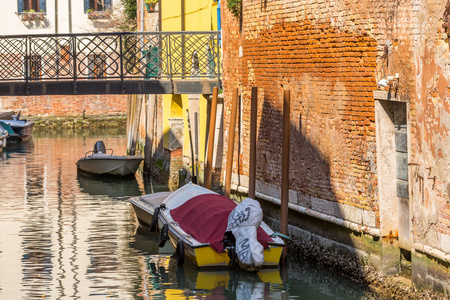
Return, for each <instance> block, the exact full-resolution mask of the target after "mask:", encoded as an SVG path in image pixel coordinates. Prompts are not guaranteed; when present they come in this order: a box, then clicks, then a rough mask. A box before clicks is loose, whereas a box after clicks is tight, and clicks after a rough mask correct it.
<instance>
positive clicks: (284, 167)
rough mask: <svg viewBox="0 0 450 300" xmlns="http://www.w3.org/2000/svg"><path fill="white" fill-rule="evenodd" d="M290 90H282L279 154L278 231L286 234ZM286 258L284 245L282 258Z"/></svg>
mask: <svg viewBox="0 0 450 300" xmlns="http://www.w3.org/2000/svg"><path fill="white" fill-rule="evenodd" d="M290 118H291V92H290V91H289V90H285V91H284V95H283V149H282V154H281V207H280V232H281V233H282V234H284V235H287V234H288V203H289V144H290V143H289V142H290V129H291V120H290ZM285 258H286V247H285V248H284V250H283V255H282V259H283V260H285Z"/></svg>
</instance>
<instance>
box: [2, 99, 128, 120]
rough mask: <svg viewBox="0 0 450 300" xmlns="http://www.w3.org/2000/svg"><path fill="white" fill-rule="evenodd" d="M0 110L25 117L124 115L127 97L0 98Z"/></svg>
mask: <svg viewBox="0 0 450 300" xmlns="http://www.w3.org/2000/svg"><path fill="white" fill-rule="evenodd" d="M0 109H4V110H14V111H19V110H20V111H22V115H26V116H73V115H82V114H83V111H85V114H86V115H125V114H126V110H127V95H73V96H72V95H69V96H27V97H10V96H8V97H0Z"/></svg>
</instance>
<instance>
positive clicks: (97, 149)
mask: <svg viewBox="0 0 450 300" xmlns="http://www.w3.org/2000/svg"><path fill="white" fill-rule="evenodd" d="M94 153H106V147H105V143H103V141H97V142H96V143H95V145H94Z"/></svg>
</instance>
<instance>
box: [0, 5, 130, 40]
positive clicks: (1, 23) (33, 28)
mask: <svg viewBox="0 0 450 300" xmlns="http://www.w3.org/2000/svg"><path fill="white" fill-rule="evenodd" d="M55 1H58V33H60V34H67V33H70V28H69V0H47V1H46V10H47V15H46V17H45V19H44V20H43V21H35V20H33V21H22V20H21V18H20V16H19V15H18V13H17V1H16V0H2V1H1V2H2V3H1V4H2V5H1V10H0V35H22V34H33V35H34V34H53V33H57V32H56V26H55V24H56V22H55ZM71 2H72V33H83V32H98V31H105V28H109V27H111V23H110V21H107V20H101V21H92V20H89V19H88V17H87V14H85V13H84V2H83V1H82V0H72V1H71ZM113 7H114V15H115V17H117V16H118V13H119V12H118V11H119V10H121V7H122V6H121V2H120V0H113Z"/></svg>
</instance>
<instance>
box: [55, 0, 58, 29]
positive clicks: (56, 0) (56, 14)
mask: <svg viewBox="0 0 450 300" xmlns="http://www.w3.org/2000/svg"><path fill="white" fill-rule="evenodd" d="M55 33H59V27H58V0H55Z"/></svg>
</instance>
